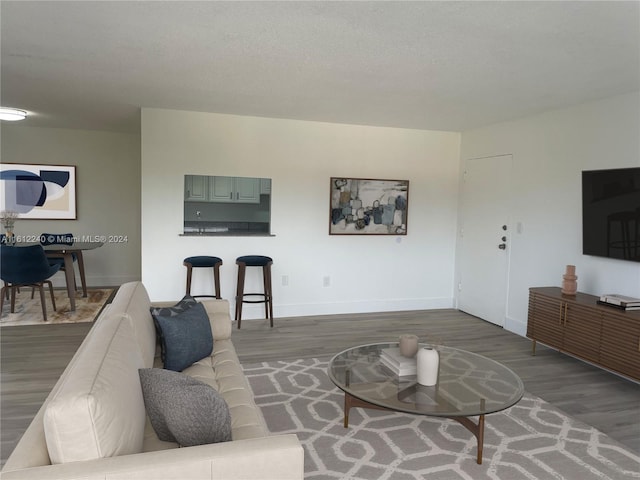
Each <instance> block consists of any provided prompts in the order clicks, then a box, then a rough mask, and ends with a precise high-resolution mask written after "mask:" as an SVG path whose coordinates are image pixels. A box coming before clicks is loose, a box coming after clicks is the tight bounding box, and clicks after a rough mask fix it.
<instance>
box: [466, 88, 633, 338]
mask: <svg viewBox="0 0 640 480" xmlns="http://www.w3.org/2000/svg"><path fill="white" fill-rule="evenodd" d="M639 132H640V96H639V95H638V93H635V94H629V95H622V96H617V97H613V98H609V99H605V100H602V101H598V102H593V103H588V104H583V105H579V106H575V107H572V108H567V109H563V110H554V111H550V112H547V113H544V114H541V115H537V116H534V117H529V118H525V119H521V120H516V121H512V122H506V123H501V124H498V125H492V126H489V127H486V128H481V129H477V130H472V131H467V132H463V134H462V147H461V161H462V165H464V162H465V161H466V160H467V159H470V158H480V157H486V156H491V155H499V154H507V153H510V154H513V178H512V182H513V191H514V192H516V193H515V195H514V196H513V198H505V202H509V204H510V205H511V212H512V225H516V224H517V222H521V223H522V227H523V229H522V233H520V234H518V233H514V234H512V235H511V243H510V250H511V251H510V255H511V257H510V271H509V292H508V304H507V317H508V318H507V323H506V328H507V329H509V330H512V331H515V332H517V333H520V334H524V333H525V330H526V322H527V301H528V289H529V287H534V286H560V285H561V281H562V275H563V273H564V268H565V265H567V264H574V265H576V274H577V275H578V290H579V291H582V292H585V293H590V294H593V295H600V294H602V293H612V292H617V293H621V294H626V295H631V296H635V297H639V296H640V265H639V264H638V263H633V262H626V261H621V260H611V259H604V258H598V257H591V256H585V255H582V204H581V198H582V197H581V172H582V170H593V169H602V168H622V167H638V166H640V140H639Z"/></svg>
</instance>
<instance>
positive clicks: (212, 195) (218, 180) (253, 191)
mask: <svg viewBox="0 0 640 480" xmlns="http://www.w3.org/2000/svg"><path fill="white" fill-rule="evenodd" d="M208 178H209V185H208V188H209V192H208V200H209V201H210V202H220V203H260V179H259V178H248V177H208Z"/></svg>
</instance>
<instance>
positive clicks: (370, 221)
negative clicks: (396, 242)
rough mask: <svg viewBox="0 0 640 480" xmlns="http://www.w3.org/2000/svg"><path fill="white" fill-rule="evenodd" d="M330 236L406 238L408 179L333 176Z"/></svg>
mask: <svg viewBox="0 0 640 480" xmlns="http://www.w3.org/2000/svg"><path fill="white" fill-rule="evenodd" d="M330 195H331V196H330V208H329V235H406V234H407V219H408V208H409V180H375V179H370V178H345V177H331V187H330Z"/></svg>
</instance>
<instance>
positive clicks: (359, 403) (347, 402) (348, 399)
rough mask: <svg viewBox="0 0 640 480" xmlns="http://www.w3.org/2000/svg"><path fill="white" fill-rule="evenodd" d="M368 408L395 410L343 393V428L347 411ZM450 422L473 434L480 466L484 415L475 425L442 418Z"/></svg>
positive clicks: (466, 421) (347, 421)
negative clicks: (454, 422)
mask: <svg viewBox="0 0 640 480" xmlns="http://www.w3.org/2000/svg"><path fill="white" fill-rule="evenodd" d="M354 407H355V408H369V409H374V410H385V411H387V412H394V411H396V410H391V409H389V408H384V407H380V406H379V405H374V404H373V403H369V402H365V401H364V400H360V399H359V398H356V397H354V396H353V395H350V394H348V393H347V392H345V393H344V428H348V427H349V411H350V410H351V409H352V408H354ZM443 418H448V419H451V420H455V421H456V422H458V423H459V424H461V425H462V426H463V427H465V428H466V429H467V430H469V431H470V432H471V433H473V434H474V435H475V437H476V440H477V441H478V452H477V457H476V462H477V463H478V465H481V464H482V448H483V446H484V415H478V423H475V422H474V421H473V420H471V419H470V418H469V417H443Z"/></svg>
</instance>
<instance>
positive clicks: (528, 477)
mask: <svg viewBox="0 0 640 480" xmlns="http://www.w3.org/2000/svg"><path fill="white" fill-rule="evenodd" d="M327 363H328V362H327V361H326V360H320V359H301V360H296V361H293V362H286V361H281V362H264V363H260V364H253V365H245V366H243V369H244V372H245V375H246V376H247V378H248V380H249V383H250V385H251V388H252V390H253V393H254V397H255V401H256V403H257V405H258V406H259V407H260V409H261V410H262V413H263V415H264V417H265V420H266V422H267V426H268V427H269V430H270V431H271V433H273V434H279V433H295V434H296V435H297V436H298V439H299V440H300V442H301V443H302V445H303V447H304V451H305V459H304V462H305V479H313V480H320V479H353V480H356V479H357V480H373V479H375V480H417V479H420V480H422V479H425V478H427V479H429V480H482V479H487V480H488V479H492V480H496V479H498V480H521V479H522V480H533V479H535V480H546V479H549V480H562V479H565V480H596V479H597V480H606V479H610V480H620V479H626V478H640V456H639V455H638V454H636V453H634V452H632V451H631V450H630V449H628V448H627V447H625V446H623V445H621V444H620V443H619V442H617V441H615V440H613V439H612V438H610V437H608V436H607V435H605V434H603V433H602V432H600V431H598V430H596V429H595V428H593V427H591V426H588V425H585V424H584V423H581V422H579V421H577V420H575V419H572V418H570V417H568V416H567V415H565V414H564V413H562V412H561V411H559V410H558V409H557V408H555V407H554V406H553V405H551V404H549V403H547V402H545V401H544V400H542V399H541V398H538V397H535V396H533V395H531V394H529V393H525V395H524V397H523V398H522V400H520V402H518V403H517V404H516V405H514V406H513V407H511V408H509V409H507V410H504V411H502V412H499V413H494V414H491V415H487V416H486V417H485V437H484V452H483V462H482V465H478V464H477V463H476V448H477V443H476V438H475V437H474V436H473V435H472V434H471V433H470V432H469V431H468V430H467V429H466V428H464V427H463V426H462V425H460V424H458V423H457V422H455V421H452V420H448V419H440V418H436V417H426V416H419V415H410V414H405V413H397V412H385V411H380V410H369V409H362V408H352V409H351V413H350V415H349V428H344V427H343V424H342V421H343V403H344V394H343V393H342V391H341V390H339V389H338V388H337V387H336V386H335V385H334V384H333V383H332V382H331V380H329V377H328V376H327ZM473 420H474V421H477V418H473Z"/></svg>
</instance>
